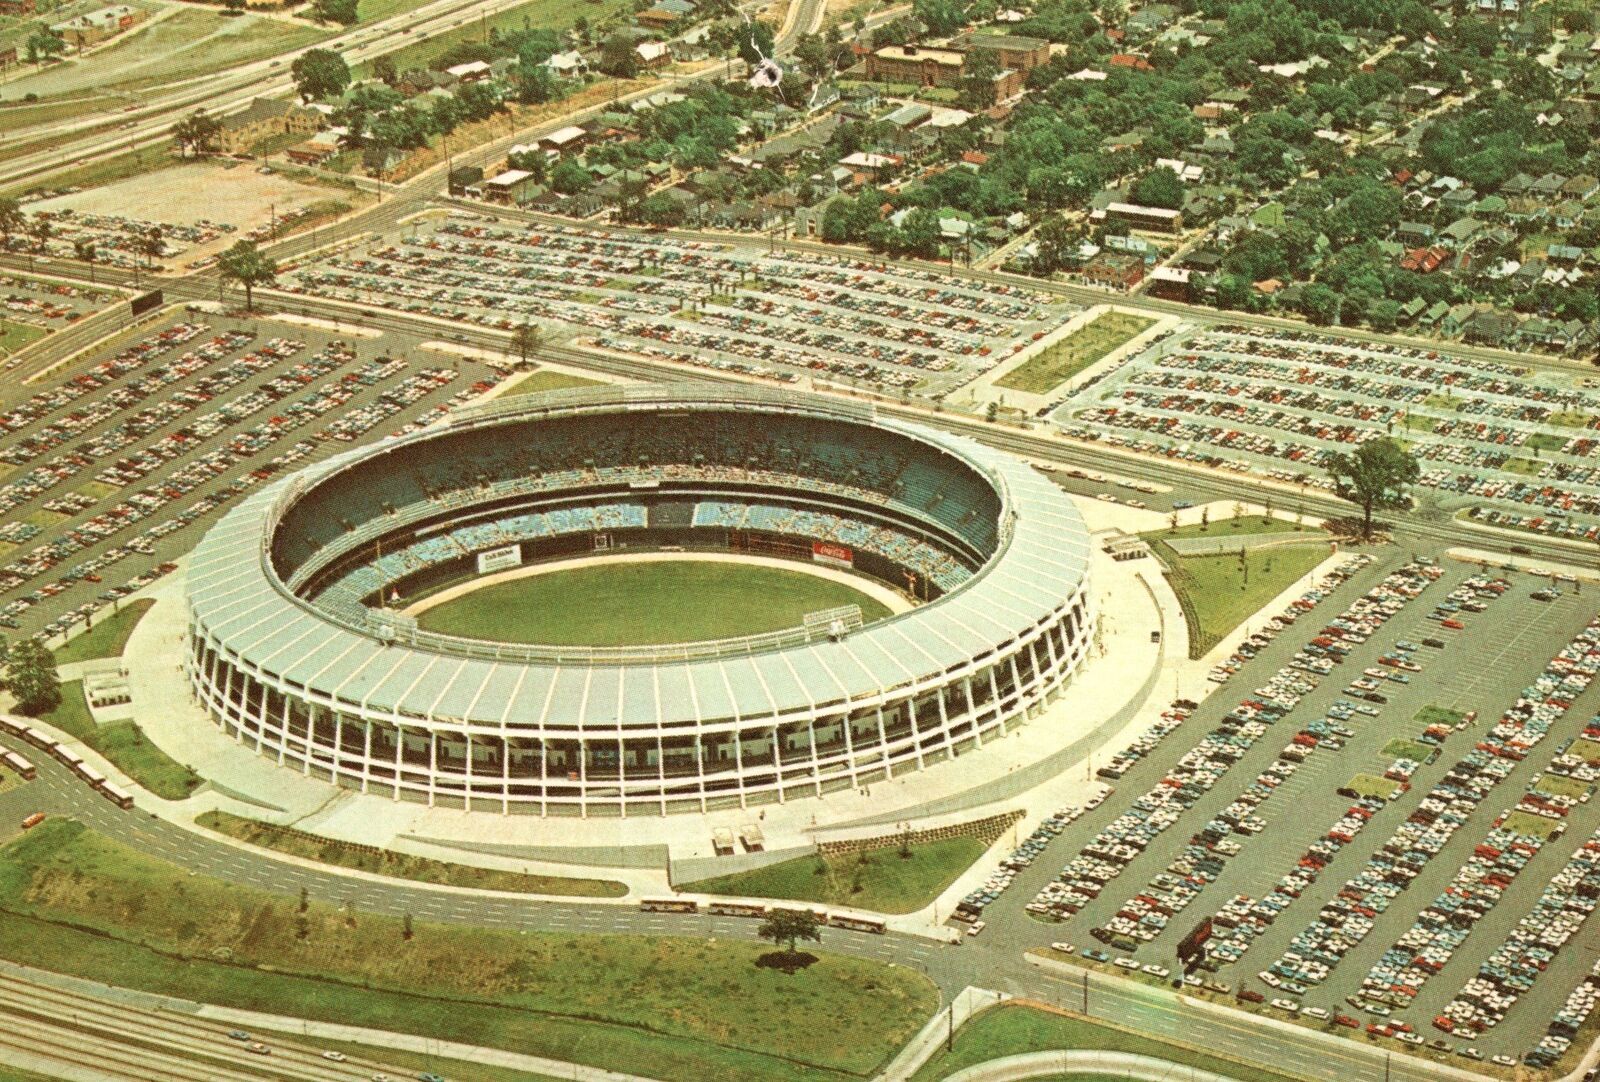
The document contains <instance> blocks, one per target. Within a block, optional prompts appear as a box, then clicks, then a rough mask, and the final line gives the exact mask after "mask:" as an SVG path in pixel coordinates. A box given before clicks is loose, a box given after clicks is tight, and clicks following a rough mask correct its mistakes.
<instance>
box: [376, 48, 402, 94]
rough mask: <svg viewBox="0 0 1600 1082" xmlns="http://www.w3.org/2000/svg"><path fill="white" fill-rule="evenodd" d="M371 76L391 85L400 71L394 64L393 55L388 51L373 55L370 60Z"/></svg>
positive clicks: (398, 76)
mask: <svg viewBox="0 0 1600 1082" xmlns="http://www.w3.org/2000/svg"><path fill="white" fill-rule="evenodd" d="M372 77H373V78H374V79H376V80H378V81H379V82H380V83H382V84H383V85H384V86H393V85H394V84H395V81H396V80H398V79H399V78H400V72H399V70H398V69H396V68H395V66H394V57H392V56H390V55H389V54H388V53H384V54H383V55H382V56H379V57H374V58H373V61H372Z"/></svg>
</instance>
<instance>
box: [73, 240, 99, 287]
mask: <svg viewBox="0 0 1600 1082" xmlns="http://www.w3.org/2000/svg"><path fill="white" fill-rule="evenodd" d="M72 252H73V254H74V255H76V256H77V257H78V262H80V263H87V264H89V284H90V285H93V284H94V265H95V263H96V262H97V261H98V260H99V259H100V249H99V247H98V246H96V244H95V242H94V241H92V240H90V239H89V238H87V237H83V238H80V239H78V240H75V241H73V242H72Z"/></svg>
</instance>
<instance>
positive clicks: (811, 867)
mask: <svg viewBox="0 0 1600 1082" xmlns="http://www.w3.org/2000/svg"><path fill="white" fill-rule="evenodd" d="M986 848H988V843H986V842H984V840H983V839H982V838H977V837H960V838H942V839H940V840H938V841H933V842H926V843H924V844H921V845H913V846H911V856H910V857H904V858H903V857H901V855H900V847H899V846H898V845H892V846H886V847H883V848H878V849H870V850H861V851H857V852H853V853H837V854H834V855H831V856H823V855H821V854H818V855H815V856H807V857H797V858H795V859H794V860H786V861H783V862H782V863H779V864H771V865H768V866H767V867H765V868H757V869H756V870H755V871H752V872H740V873H737V874H734V875H723V876H718V877H717V878H715V879H702V880H700V881H699V882H698V883H682V884H679V888H680V889H681V890H684V891H687V892H689V893H691V894H728V895H733V896H735V897H741V898H784V899H788V900H791V901H796V902H817V903H820V904H823V905H844V906H853V907H855V908H857V909H870V910H872V911H874V912H877V913H915V912H916V911H917V910H919V909H921V908H922V907H923V906H925V905H928V904H929V903H931V902H932V901H933V900H934V899H935V898H937V897H938V896H939V895H940V894H941V893H942V892H943V891H944V889H945V888H946V887H948V886H949V885H950V884H951V883H953V882H954V881H955V879H956V877H957V876H959V875H960V874H961V873H962V872H964V871H966V870H967V869H968V868H970V867H971V866H972V862H973V861H975V860H977V859H978V858H979V857H980V856H982V855H983V851H984V850H985V849H986Z"/></svg>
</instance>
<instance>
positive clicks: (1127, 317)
mask: <svg viewBox="0 0 1600 1082" xmlns="http://www.w3.org/2000/svg"><path fill="white" fill-rule="evenodd" d="M1155 322H1156V321H1155V320H1153V319H1149V318H1147V317H1145V316H1136V315H1132V314H1130V313H1128V312H1102V313H1101V314H1100V315H1098V316H1096V317H1095V318H1094V319H1092V320H1090V321H1089V322H1088V323H1085V324H1084V325H1083V326H1081V327H1079V328H1078V329H1077V330H1075V331H1073V332H1072V333H1071V334H1069V335H1067V336H1066V337H1065V338H1063V339H1061V341H1059V342H1056V343H1055V344H1054V345H1050V346H1047V347H1045V348H1044V349H1042V350H1040V351H1039V352H1038V353H1037V354H1036V355H1034V356H1033V357H1030V358H1029V359H1028V360H1026V361H1024V362H1023V363H1022V364H1020V365H1018V366H1017V367H1016V368H1013V369H1012V370H1011V371H1009V372H1007V373H1006V374H1005V375H1003V376H1001V377H1000V378H999V379H997V380H995V381H994V385H995V386H996V387H1002V388H1005V389H1007V390H1012V391H1024V392H1027V393H1028V394H1049V393H1050V392H1051V391H1053V390H1055V389H1056V388H1057V387H1059V386H1061V385H1062V384H1063V383H1065V382H1066V381H1067V380H1069V379H1071V378H1072V377H1073V376H1076V375H1077V374H1078V373H1079V372H1082V371H1083V370H1084V369H1085V368H1088V367H1089V366H1090V365H1092V364H1094V363H1095V362H1096V361H1098V360H1100V359H1101V358H1102V357H1105V356H1107V355H1109V354H1110V353H1111V352H1112V351H1113V350H1116V349H1119V348H1121V347H1122V346H1124V345H1126V344H1127V343H1129V342H1131V341H1133V340H1134V339H1135V338H1137V337H1138V336H1139V335H1141V334H1143V333H1144V332H1145V331H1146V330H1148V329H1149V328H1150V327H1152V326H1154V325H1155Z"/></svg>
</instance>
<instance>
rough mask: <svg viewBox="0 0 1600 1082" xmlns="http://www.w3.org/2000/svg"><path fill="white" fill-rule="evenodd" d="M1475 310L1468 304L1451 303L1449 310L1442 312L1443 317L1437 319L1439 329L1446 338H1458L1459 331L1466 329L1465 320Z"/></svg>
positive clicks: (1468, 318)
mask: <svg viewBox="0 0 1600 1082" xmlns="http://www.w3.org/2000/svg"><path fill="white" fill-rule="evenodd" d="M1476 312H1477V309H1476V308H1474V307H1473V306H1472V305H1470V304H1455V305H1451V306H1450V310H1449V311H1448V312H1446V313H1445V314H1444V318H1442V319H1441V320H1439V330H1440V331H1441V332H1442V333H1443V334H1444V335H1445V336H1446V337H1447V338H1459V337H1460V336H1461V332H1462V331H1463V330H1465V329H1466V326H1467V321H1468V320H1470V319H1471V318H1472V317H1473V315H1474V314H1475V313H1476Z"/></svg>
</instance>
